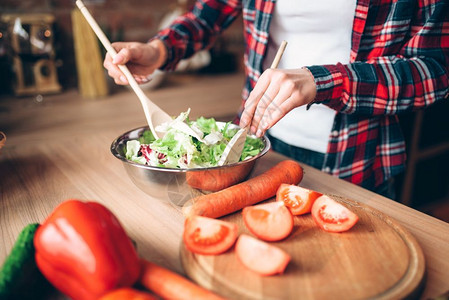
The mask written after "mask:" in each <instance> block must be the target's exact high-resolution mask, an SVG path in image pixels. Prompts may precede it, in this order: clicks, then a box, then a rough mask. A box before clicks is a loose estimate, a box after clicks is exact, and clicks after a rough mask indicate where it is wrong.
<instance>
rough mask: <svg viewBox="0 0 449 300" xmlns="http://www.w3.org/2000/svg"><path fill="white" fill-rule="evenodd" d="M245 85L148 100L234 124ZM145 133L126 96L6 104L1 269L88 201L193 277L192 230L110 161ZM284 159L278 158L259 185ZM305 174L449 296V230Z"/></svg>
mask: <svg viewBox="0 0 449 300" xmlns="http://www.w3.org/2000/svg"><path fill="white" fill-rule="evenodd" d="M243 78H244V76H243V74H228V75H201V76H200V75H195V76H192V75H182V74H179V75H178V74H173V75H170V76H167V78H166V81H165V82H164V84H163V85H161V87H160V88H158V89H157V90H154V91H151V92H149V96H150V97H151V99H152V100H153V101H155V102H156V104H158V105H160V107H161V108H163V109H164V110H166V111H167V112H168V113H170V114H178V113H179V112H181V111H185V110H186V109H187V108H189V107H190V108H191V110H192V118H196V117H199V116H205V117H211V116H213V117H216V118H217V119H218V120H229V119H230V118H232V116H234V114H235V112H236V111H237V108H238V106H239V104H240V101H241V100H240V92H241V87H242V86H243ZM41 100H42V101H41ZM144 124H145V116H144V114H143V112H142V108H141V106H140V102H139V101H138V99H137V98H136V96H135V95H134V94H133V92H131V91H129V90H126V89H117V90H116V91H115V93H114V94H112V95H111V96H109V97H105V98H99V99H95V100H93V99H83V97H81V95H80V94H79V93H78V92H77V91H76V90H68V91H65V92H64V93H61V94H57V95H51V96H44V97H43V99H39V101H38V99H37V98H35V97H21V98H17V97H3V98H0V131H2V132H4V133H5V134H6V136H7V140H6V144H5V146H4V147H3V148H2V149H1V151H0V264H3V262H4V260H5V258H6V256H7V255H8V254H9V252H10V250H11V248H12V246H13V244H14V242H15V240H16V238H17V236H18V234H19V232H20V231H21V230H22V229H23V228H24V227H25V226H26V225H27V224H29V223H32V222H42V221H43V220H44V219H45V218H46V216H48V214H49V213H50V212H51V211H52V210H53V209H54V208H55V207H56V205H58V204H59V203H61V202H62V201H64V200H66V199H68V198H79V199H84V200H93V201H97V202H100V203H102V204H104V205H106V206H107V207H108V208H109V209H111V211H112V212H113V213H114V214H115V215H116V216H117V218H118V219H119V220H120V222H121V223H122V224H123V225H124V227H125V229H126V230H127V232H128V234H129V236H130V237H131V238H132V239H133V240H134V241H136V243H137V249H138V252H139V255H141V256H142V257H144V258H145V259H147V260H149V261H152V262H154V263H157V264H159V265H161V266H164V267H167V268H169V269H171V270H173V271H176V272H178V273H180V274H184V270H183V268H182V264H181V260H180V255H179V245H180V244H181V237H182V231H183V224H184V218H183V215H182V213H181V211H180V210H179V208H177V207H174V206H173V205H170V204H167V203H165V202H163V201H161V200H160V198H158V196H156V195H148V194H146V193H144V192H143V191H141V190H139V189H138V188H136V186H135V185H134V184H133V182H132V181H131V180H130V178H129V177H128V175H127V173H126V170H125V169H124V168H123V166H122V163H121V162H120V161H118V160H117V159H116V158H115V157H113V156H112V154H111V152H110V146H111V143H112V141H113V140H114V139H115V138H116V137H117V136H119V135H120V134H122V133H124V132H126V131H128V130H130V129H132V128H136V127H139V126H143V125H144ZM283 159H285V157H284V156H282V155H279V154H277V153H275V152H271V151H270V152H269V153H267V155H265V156H264V157H263V158H262V159H261V160H260V162H259V163H258V164H257V165H256V167H255V169H254V171H253V173H252V175H251V176H256V175H258V174H260V173H261V172H264V171H266V170H268V169H269V168H271V167H273V166H274V165H275V164H277V163H278V162H280V161H281V160H283ZM303 167H304V171H305V175H304V179H303V181H302V182H301V185H302V186H304V187H307V188H310V189H315V190H319V191H322V192H323V193H326V194H335V195H340V196H342V197H345V198H347V199H355V200H357V201H358V202H360V203H362V204H366V205H369V206H370V207H373V208H375V209H377V210H378V211H380V212H382V213H383V214H385V215H386V216H388V217H390V218H392V219H394V220H396V221H397V223H399V224H400V225H401V226H402V227H403V228H405V229H406V230H408V232H410V233H411V234H412V235H413V236H414V237H415V238H416V240H417V241H418V242H419V245H420V246H421V248H422V250H423V252H424V256H425V269H426V280H425V286H424V290H423V292H422V294H421V295H420V297H419V298H420V299H430V298H435V297H437V296H439V295H441V294H443V293H444V292H447V291H448V290H449V281H448V278H449V224H448V223H445V222H443V221H440V220H437V219H435V218H433V217H431V216H429V215H426V214H424V213H421V212H419V211H417V210H415V209H412V208H410V207H407V206H404V205H402V204H400V203H398V202H395V201H392V200H390V199H387V198H385V197H382V196H380V195H377V194H375V193H372V192H370V191H367V190H365V189H363V188H361V187H358V186H356V185H353V184H350V183H348V182H346V181H343V180H340V179H338V178H335V177H332V176H330V175H327V174H325V173H323V172H320V171H319V170H316V169H314V168H311V167H309V166H307V165H303ZM297 230H298V229H297Z"/></svg>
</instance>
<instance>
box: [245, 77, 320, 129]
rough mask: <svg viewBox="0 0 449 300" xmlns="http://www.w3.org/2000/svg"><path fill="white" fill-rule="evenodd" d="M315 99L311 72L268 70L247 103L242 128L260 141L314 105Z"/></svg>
mask: <svg viewBox="0 0 449 300" xmlns="http://www.w3.org/2000/svg"><path fill="white" fill-rule="evenodd" d="M315 95H316V86H315V82H314V79H313V76H312V75H311V73H310V72H308V71H307V70H304V69H295V70H279V69H276V70H275V69H269V70H266V71H265V72H264V73H262V75H261V76H260V78H259V80H258V81H257V84H256V86H255V87H254V90H253V91H252V92H251V94H250V95H249V97H248V100H247V102H246V103H245V108H244V111H243V113H242V117H241V121H240V126H241V127H246V126H250V131H251V132H252V133H255V134H256V135H257V136H259V137H260V136H262V135H264V134H265V132H266V130H268V129H269V128H271V127H272V126H273V125H274V124H276V123H277V122H278V121H279V120H280V119H281V118H282V117H284V116H285V115H286V114H287V113H288V112H289V111H291V110H292V109H294V108H295V107H299V106H301V105H305V104H307V103H309V102H311V101H312V100H313V99H314V98H315Z"/></svg>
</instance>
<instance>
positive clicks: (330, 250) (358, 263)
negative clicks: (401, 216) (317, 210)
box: [181, 197, 425, 299]
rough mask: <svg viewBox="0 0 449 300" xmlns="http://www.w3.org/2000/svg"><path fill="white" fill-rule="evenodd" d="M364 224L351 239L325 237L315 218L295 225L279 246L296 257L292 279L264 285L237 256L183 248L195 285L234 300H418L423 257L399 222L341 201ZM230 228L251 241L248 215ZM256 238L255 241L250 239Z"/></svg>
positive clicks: (234, 216)
mask: <svg viewBox="0 0 449 300" xmlns="http://www.w3.org/2000/svg"><path fill="white" fill-rule="evenodd" d="M334 199H336V200H337V201H339V202H341V203H342V204H344V205H345V206H347V207H348V208H350V209H351V210H352V211H353V212H355V213H356V214H357V215H358V216H359V222H358V223H357V224H356V225H355V226H354V227H353V228H351V230H350V231H348V232H344V233H328V232H325V231H323V230H321V229H319V228H318V227H317V226H316V225H315V223H314V221H313V219H312V217H311V215H310V214H308V215H304V216H297V217H295V227H294V229H293V232H292V233H291V235H290V236H289V237H288V238H287V239H285V240H283V241H281V242H276V243H273V244H274V245H276V246H278V247H280V248H282V249H284V250H285V251H286V252H287V253H289V254H290V255H291V257H292V260H291V262H290V264H289V265H288V266H287V268H286V270H285V273H284V274H282V275H276V276H269V277H263V276H259V275H257V274H256V273H253V272H252V271H250V270H248V269H246V268H245V267H244V266H243V265H242V264H241V263H240V262H239V261H238V260H237V258H236V256H235V253H234V249H233V248H232V249H231V250H229V251H228V252H226V253H224V254H221V255H217V256H207V255H197V254H193V253H191V252H189V251H188V250H187V249H186V248H185V247H184V246H183V245H182V246H181V260H182V264H183V267H184V270H185V272H186V274H187V276H188V277H190V278H191V279H192V280H194V281H195V282H197V283H198V284H200V285H201V286H203V287H205V288H208V289H210V290H213V291H215V292H216V293H218V294H220V295H222V296H225V297H228V298H232V299H299V298H301V299H367V298H376V299H400V298H401V299H403V298H405V297H415V296H416V295H418V294H419V292H420V287H422V283H423V280H424V273H425V261H424V256H423V252H422V250H421V248H420V246H419V244H418V243H417V242H416V240H415V238H414V237H413V236H411V235H410V233H408V232H407V231H406V230H405V229H404V228H403V227H402V226H400V225H399V224H398V223H397V222H396V221H394V220H393V219H391V218H389V217H388V216H386V215H384V214H382V213H381V212H379V211H377V210H375V209H373V208H370V207H369V206H366V205H363V204H360V203H357V202H356V201H352V200H347V199H342V198H339V197H334ZM223 220H226V221H230V222H233V223H236V224H238V226H239V232H240V233H249V231H248V230H247V229H246V227H245V225H244V223H243V220H242V216H241V213H240V212H238V213H235V214H232V215H229V216H226V217H224V218H223ZM249 234H250V233H249Z"/></svg>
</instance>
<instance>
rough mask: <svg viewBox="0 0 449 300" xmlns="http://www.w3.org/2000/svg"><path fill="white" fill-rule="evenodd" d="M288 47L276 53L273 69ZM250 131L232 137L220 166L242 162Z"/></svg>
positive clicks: (243, 131)
mask: <svg viewBox="0 0 449 300" xmlns="http://www.w3.org/2000/svg"><path fill="white" fill-rule="evenodd" d="M286 46H287V42H286V41H282V43H281V45H280V46H279V49H278V51H277V52H276V56H275V57H274V59H273V62H272V63H271V67H270V68H271V69H276V68H277V67H278V65H279V62H280V60H281V57H282V54H284V51H285V47H286ZM248 129H249V126H246V127H244V128H240V129H239V131H237V133H236V134H235V135H234V136H233V137H232V139H231V140H230V141H229V143H228V144H227V145H226V148H225V149H224V151H223V154H222V155H221V157H220V160H219V161H218V165H219V166H223V165H226V164H233V163H236V162H238V161H239V160H240V156H242V151H243V146H244V145H245V141H246V135H247V134H248Z"/></svg>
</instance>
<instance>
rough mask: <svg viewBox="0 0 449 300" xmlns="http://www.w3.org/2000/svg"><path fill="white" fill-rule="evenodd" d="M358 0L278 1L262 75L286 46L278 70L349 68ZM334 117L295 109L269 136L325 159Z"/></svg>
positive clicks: (315, 109) (316, 109)
mask: <svg viewBox="0 0 449 300" xmlns="http://www.w3.org/2000/svg"><path fill="white" fill-rule="evenodd" d="M355 5H356V0H313V1H310V0H278V1H277V2H276V4H275V8H274V14H273V16H272V20H271V23H270V30H269V41H268V49H267V55H266V57H265V60H264V65H263V66H264V69H267V68H269V67H270V65H271V62H272V61H273V59H274V56H275V54H276V52H277V50H278V48H279V45H280V44H281V42H282V41H283V40H286V41H287V42H288V44H287V48H286V49H285V52H284V55H283V56H282V59H281V61H280V63H279V65H278V69H298V68H301V67H303V66H310V65H324V64H336V63H337V62H340V63H343V64H345V63H348V62H349V56H350V51H351V35H352V25H353V21H354V14H355ZM335 113H336V112H335V111H334V110H332V109H330V108H329V107H327V106H325V105H321V104H314V105H312V106H311V107H310V109H309V110H306V107H305V106H302V107H299V108H295V109H293V110H292V111H291V112H289V113H288V114H287V115H286V116H285V117H283V118H282V119H281V120H280V121H279V122H278V123H276V124H275V125H274V126H273V127H272V128H271V129H270V130H269V133H270V134H271V135H272V136H274V137H275V138H277V139H279V140H281V141H284V142H286V143H288V144H290V145H293V146H297V147H302V148H305V149H309V150H313V151H317V152H322V153H325V152H326V151H327V145H328V143H329V135H330V132H331V130H332V125H333V122H334V118H335Z"/></svg>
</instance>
